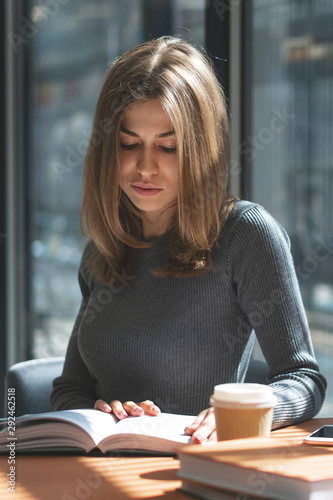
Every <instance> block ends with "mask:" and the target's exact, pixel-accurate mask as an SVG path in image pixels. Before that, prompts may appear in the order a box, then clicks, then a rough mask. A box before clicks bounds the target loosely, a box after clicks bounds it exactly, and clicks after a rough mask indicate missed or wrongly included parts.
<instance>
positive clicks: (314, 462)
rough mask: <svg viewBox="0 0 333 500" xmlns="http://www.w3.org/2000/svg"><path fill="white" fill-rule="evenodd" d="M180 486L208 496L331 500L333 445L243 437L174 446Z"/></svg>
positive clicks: (215, 499)
mask: <svg viewBox="0 0 333 500" xmlns="http://www.w3.org/2000/svg"><path fill="white" fill-rule="evenodd" d="M178 457H179V459H180V469H179V472H178V475H179V477H180V478H181V479H182V488H181V489H182V490H183V491H185V492H187V493H191V494H193V495H195V496H196V497H200V498H204V499H209V500H229V499H230V500H231V499H235V500H250V499H259V498H261V499H263V498H266V499H275V500H332V499H333V447H329V446H325V447H323V446H309V445H308V444H304V443H301V442H300V441H299V440H295V439H276V438H269V437H268V438H247V439H235V440H230V441H224V442H219V443H217V444H214V445H207V446H198V445H191V446H187V447H183V448H181V449H180V450H178Z"/></svg>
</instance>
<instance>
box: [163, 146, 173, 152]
mask: <svg viewBox="0 0 333 500" xmlns="http://www.w3.org/2000/svg"><path fill="white" fill-rule="evenodd" d="M161 149H163V151H164V152H165V153H175V152H176V151H177V148H176V147H173V148H167V147H166V146H162V147H161Z"/></svg>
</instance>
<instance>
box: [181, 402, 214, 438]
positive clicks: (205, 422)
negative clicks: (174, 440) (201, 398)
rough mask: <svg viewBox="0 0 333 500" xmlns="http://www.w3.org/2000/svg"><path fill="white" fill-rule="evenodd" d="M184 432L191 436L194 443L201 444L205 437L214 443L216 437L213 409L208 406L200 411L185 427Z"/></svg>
mask: <svg viewBox="0 0 333 500" xmlns="http://www.w3.org/2000/svg"><path fill="white" fill-rule="evenodd" d="M185 434H187V435H189V436H192V439H193V441H194V443H195V444H201V443H203V442H204V441H206V439H207V441H208V442H209V443H215V442H216V441H217V437H216V423H215V416H214V409H213V408H208V409H207V410H203V411H202V412H200V413H199V415H198V416H197V418H196V419H195V420H194V422H193V424H191V425H188V426H187V427H186V429H185Z"/></svg>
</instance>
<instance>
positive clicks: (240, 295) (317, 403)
mask: <svg viewBox="0 0 333 500" xmlns="http://www.w3.org/2000/svg"><path fill="white" fill-rule="evenodd" d="M227 164H228V119H227V110H226V105H225V101H224V97H223V92H222V90H221V88H220V86H219V84H218V81H217V79H216V76H215V74H214V71H213V69H212V66H211V63H210V62H209V60H208V59H207V58H206V57H205V55H204V54H203V53H202V52H201V51H200V50H198V49H196V48H194V47H193V46H191V45H190V44H188V43H186V42H184V41H182V40H180V39H177V38H171V37H163V38H160V39H157V40H153V41H150V42H146V43H143V44H141V45H139V46H138V47H135V48H134V49H132V50H130V51H129V52H127V53H126V54H124V55H123V56H122V57H120V58H119V59H118V60H116V61H115V62H114V64H113V65H112V66H111V69H110V71H109V73H108V75H107V78H106V81H105V84H104V87H103V89H102V92H101V95H100V97H99V101H98V104H97V109H96V115H95V121H94V126H93V131H92V135H91V141H90V146H89V148H88V152H87V157H86V164H85V172H84V187H83V205H82V225H83V224H84V225H85V228H86V230H87V232H88V235H89V237H90V239H89V243H88V244H87V246H86V249H85V251H84V254H83V258H82V263H81V266H80V271H79V283H80V287H81V291H82V296H83V298H82V305H81V309H80V311H79V314H78V317H77V320H76V323H75V326H74V330H73V333H72V336H71V339H70V342H69V346H68V351H67V356H66V361H65V366H64V370H63V374H62V376H61V377H59V378H57V379H56V380H55V382H54V390H53V393H52V397H51V402H52V407H53V409H54V410H60V409H70V408H96V409H98V410H101V411H105V412H113V413H114V414H115V415H116V416H117V417H118V418H119V419H122V418H126V417H127V416H128V415H137V416H140V415H142V414H143V413H144V412H146V413H148V414H151V415H157V414H158V413H159V412H160V411H164V412H171V413H183V414H189V415H198V417H197V418H196V420H195V421H194V423H193V425H192V426H190V427H188V428H187V429H186V432H187V433H188V434H192V435H193V438H194V440H195V442H198V443H199V442H202V441H203V440H205V439H206V438H208V439H209V440H211V441H213V440H214V439H216V435H215V422H214V416H213V414H212V410H211V409H209V408H208V406H209V397H210V395H211V393H212V391H213V387H214V385H216V384H220V383H225V382H242V381H243V380H244V376H245V373H246V370H247V366H248V362H249V358H250V355H251V351H252V347H253V342H254V332H255V334H256V336H257V338H258V340H259V343H260V345H261V348H262V351H263V353H264V355H265V358H266V360H267V362H268V365H269V375H268V383H269V384H270V385H271V387H272V388H273V391H274V393H275V395H276V397H277V406H276V408H275V412H274V419H273V428H276V427H281V426H285V425H290V424H293V423H296V422H300V421H303V420H306V419H309V418H311V417H313V416H314V415H315V414H316V413H317V412H318V411H319V410H320V408H321V406H322V403H323V400H324V396H325V389H326V381H325V379H324V377H323V376H322V375H321V374H320V373H319V371H318V366H317V363H316V360H315V357H314V353H313V349H312V345H311V340H310V334H309V329H308V324H307V320H306V316H305V312H304V308H303V305H302V300H301V296H300V292H299V287H298V284H297V279H296V275H295V272H294V267H293V262H292V258H291V254H290V250H289V240H288V237H287V235H286V233H285V232H284V230H283V229H282V228H281V226H280V225H279V224H278V223H277V222H276V221H275V220H274V219H273V218H272V217H271V216H270V215H269V214H268V213H267V212H266V211H265V210H264V209H263V208H262V207H261V206H259V205H256V204H253V203H249V202H244V201H240V200H236V199H233V198H232V197H231V196H229V195H228V192H227Z"/></svg>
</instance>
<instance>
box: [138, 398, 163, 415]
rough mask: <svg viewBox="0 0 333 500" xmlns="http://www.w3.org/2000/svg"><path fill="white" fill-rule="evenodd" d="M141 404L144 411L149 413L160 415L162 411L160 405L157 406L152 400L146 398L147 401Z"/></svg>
mask: <svg viewBox="0 0 333 500" xmlns="http://www.w3.org/2000/svg"><path fill="white" fill-rule="evenodd" d="M139 406H140V407H141V408H143V410H144V412H145V413H147V414H148V415H158V414H159V413H161V410H160V409H159V407H158V406H156V405H155V404H154V403H153V402H152V401H150V400H149V399H146V401H142V402H141V403H140V404H139Z"/></svg>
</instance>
